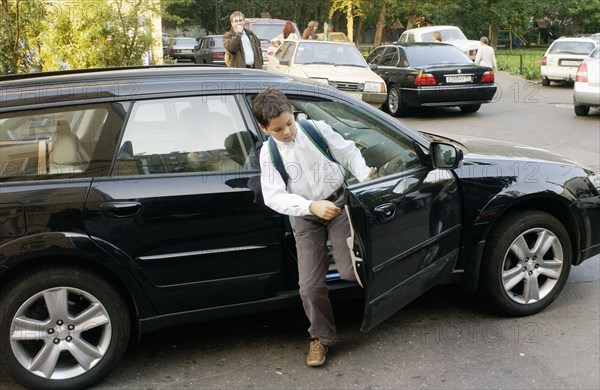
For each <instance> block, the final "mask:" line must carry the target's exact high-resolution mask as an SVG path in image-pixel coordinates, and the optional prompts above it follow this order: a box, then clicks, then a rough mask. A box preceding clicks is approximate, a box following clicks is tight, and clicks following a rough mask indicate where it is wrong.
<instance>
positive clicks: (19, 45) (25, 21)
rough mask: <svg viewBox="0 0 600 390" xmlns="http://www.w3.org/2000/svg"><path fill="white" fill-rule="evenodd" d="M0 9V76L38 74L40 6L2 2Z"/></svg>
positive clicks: (33, 1)
mask: <svg viewBox="0 0 600 390" xmlns="http://www.w3.org/2000/svg"><path fill="white" fill-rule="evenodd" d="M0 7H1V8H0V11H1V12H0V74H14V73H26V72H30V71H35V70H39V68H40V66H41V64H40V60H39V55H38V54H39V49H40V45H39V41H38V37H39V35H40V34H41V32H42V27H41V21H42V20H44V13H45V7H44V2H43V1H42V0H2V1H1V3H0Z"/></svg>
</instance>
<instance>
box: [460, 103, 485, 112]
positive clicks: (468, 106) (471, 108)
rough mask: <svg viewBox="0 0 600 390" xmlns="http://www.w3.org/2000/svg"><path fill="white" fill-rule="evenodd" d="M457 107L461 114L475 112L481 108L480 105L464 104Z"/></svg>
mask: <svg viewBox="0 0 600 390" xmlns="http://www.w3.org/2000/svg"><path fill="white" fill-rule="evenodd" d="M459 107H460V110H461V111H462V112H477V111H479V109H480V108H481V104H465V105H462V106H459Z"/></svg>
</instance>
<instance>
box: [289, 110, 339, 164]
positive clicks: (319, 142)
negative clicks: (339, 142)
mask: <svg viewBox="0 0 600 390" xmlns="http://www.w3.org/2000/svg"><path fill="white" fill-rule="evenodd" d="M298 124H299V125H300V129H301V130H302V131H303V132H304V134H306V136H307V137H308V139H310V140H311V141H312V143H313V144H314V145H315V146H316V147H317V149H319V150H320V151H321V153H323V154H324V155H325V157H327V158H328V159H329V160H330V161H332V162H334V163H338V162H337V161H336V159H335V157H333V154H332V153H331V150H330V149H329V145H328V144H327V141H325V137H323V134H321V132H320V131H319V129H318V128H317V127H316V126H315V125H314V123H311V122H309V121H307V120H305V119H302V120H300V121H298Z"/></svg>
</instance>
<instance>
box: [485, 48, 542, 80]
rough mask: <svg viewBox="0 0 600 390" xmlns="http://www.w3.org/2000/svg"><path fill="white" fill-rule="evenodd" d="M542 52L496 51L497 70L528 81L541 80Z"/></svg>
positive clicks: (526, 50) (531, 50)
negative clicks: (516, 75) (519, 76)
mask: <svg viewBox="0 0 600 390" xmlns="http://www.w3.org/2000/svg"><path fill="white" fill-rule="evenodd" d="M544 52H545V51H544V50H536V49H523V50H510V51H506V50H497V51H496V62H497V63H498V69H501V70H506V71H508V72H510V73H512V74H518V75H521V76H523V77H524V78H526V79H528V80H533V79H539V78H541V74H540V65H541V63H542V57H543V56H544Z"/></svg>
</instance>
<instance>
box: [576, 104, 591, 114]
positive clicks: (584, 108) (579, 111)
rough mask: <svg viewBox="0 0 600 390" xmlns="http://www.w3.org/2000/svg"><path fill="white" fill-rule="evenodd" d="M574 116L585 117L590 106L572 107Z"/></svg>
mask: <svg viewBox="0 0 600 390" xmlns="http://www.w3.org/2000/svg"><path fill="white" fill-rule="evenodd" d="M573 107H574V108H575V115H577V116H586V115H587V114H588V113H589V112H590V106H578V105H574V106H573Z"/></svg>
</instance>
